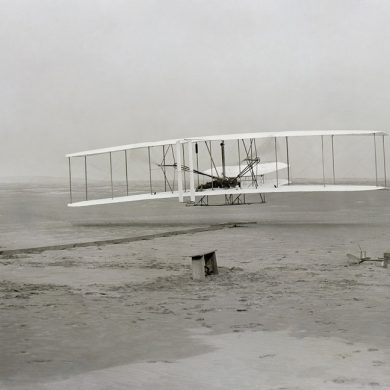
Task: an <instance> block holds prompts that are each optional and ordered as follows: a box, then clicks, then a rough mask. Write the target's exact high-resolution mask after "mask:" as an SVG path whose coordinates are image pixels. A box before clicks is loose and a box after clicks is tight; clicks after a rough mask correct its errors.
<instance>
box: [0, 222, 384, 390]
mask: <svg viewBox="0 0 390 390" xmlns="http://www.w3.org/2000/svg"><path fill="white" fill-rule="evenodd" d="M354 229H355V230H357V229H361V227H360V226H357V225H354V224H351V225H348V224H345V225H340V224H336V225H333V224H328V225H326V224H325V225H324V224H312V225H311V226H308V224H302V225H300V224H290V225H288V226H286V225H281V224H274V225H269V224H267V225H261V224H256V225H245V226H242V227H237V228H230V229H225V230H221V231H213V232H204V233H198V234H190V235H182V236H177V237H167V238H158V239H155V240H153V241H145V242H144V241H141V242H133V243H130V244H123V245H108V246H104V247H100V248H78V249H73V250H63V251H51V252H44V253H42V254H34V255H28V256H22V255H18V256H15V258H13V259H2V261H1V275H2V279H3V281H2V282H1V284H0V294H1V301H0V313H1V325H2V332H1V346H2V348H1V366H0V377H1V378H2V380H1V388H4V389H8V388H9V389H13V388H20V389H68V388H80V389H85V388H91V389H122V388H132V389H133V388H134V389H154V388H160V389H185V388H188V389H200V388H204V389H226V388H231V389H233V388H242V389H253V388H259V389H266V388H267V389H312V388H329V389H332V388H353V389H355V388H367V389H369V388H373V387H375V388H390V369H389V362H390V339H389V333H390V331H389V329H390V328H389V325H390V315H389V308H390V294H389V278H390V274H389V270H388V269H387V270H386V269H383V268H381V267H380V266H379V264H377V263H364V264H362V265H354V264H350V263H348V259H347V258H346V256H345V249H346V248H345V235H348V236H350V234H351V230H352V231H353V230H354ZM370 231H371V234H372V240H371V244H372V246H373V247H378V245H379V244H380V243H381V242H382V243H383V235H384V234H386V233H385V232H383V229H382V228H381V227H378V228H377V229H375V228H371V229H370ZM307 243H309V245H308V244H307ZM206 247H207V248H211V247H213V248H214V247H215V248H216V249H218V252H217V253H218V263H219V266H220V274H219V275H218V276H210V277H209V278H208V279H207V280H206V281H205V282H194V281H192V280H191V269H190V260H189V258H188V254H189V253H193V252H197V251H200V250H202V249H204V248H206ZM368 249H370V248H368Z"/></svg>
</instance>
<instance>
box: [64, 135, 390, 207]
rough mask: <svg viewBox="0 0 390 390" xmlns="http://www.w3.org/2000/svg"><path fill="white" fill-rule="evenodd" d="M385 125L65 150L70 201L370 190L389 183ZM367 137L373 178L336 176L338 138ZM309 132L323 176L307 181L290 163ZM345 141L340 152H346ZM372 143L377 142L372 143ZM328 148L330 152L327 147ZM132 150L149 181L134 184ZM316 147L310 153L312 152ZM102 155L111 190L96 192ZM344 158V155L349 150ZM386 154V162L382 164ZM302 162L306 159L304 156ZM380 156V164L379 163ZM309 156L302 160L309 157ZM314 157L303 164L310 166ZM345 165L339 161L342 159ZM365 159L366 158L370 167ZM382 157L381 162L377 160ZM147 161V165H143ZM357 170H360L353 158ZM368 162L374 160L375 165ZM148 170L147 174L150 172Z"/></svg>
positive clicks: (301, 152) (235, 199) (233, 199)
mask: <svg viewBox="0 0 390 390" xmlns="http://www.w3.org/2000/svg"><path fill="white" fill-rule="evenodd" d="M386 135H387V133H386V132H383V131H377V130H313V131H279V132H259V133H246V134H229V135H215V136H206V137H194V138H180V139H170V140H165V141H157V142H143V143H135V144H129V145H122V146H116V147H109V148H103V149H95V150H88V151H84V152H79V153H71V154H67V155H66V157H67V159H68V168H69V193H70V203H69V204H68V205H69V206H70V207H81V206H93V205H103V204H113V203H121V202H134V201H146V200H157V199H169V198H177V199H178V200H179V202H185V203H187V204H189V205H202V206H203V205H209V198H210V197H217V196H219V197H222V199H224V202H223V204H226V205H233V204H244V203H246V196H247V195H253V194H255V195H259V197H260V201H261V202H264V201H265V194H269V193H289V192H295V193H297V192H298V193H299V192H334V191H369V190H379V189H385V188H387V177H386V153H385V136H386ZM346 137H347V138H348V142H349V140H350V139H352V138H353V137H359V138H360V139H361V138H362V137H363V138H364V148H365V149H364V153H363V154H364V155H368V151H369V150H372V158H371V157H370V161H371V162H370V164H372V170H371V173H372V176H373V177H372V180H365V181H364V182H363V183H362V182H359V183H351V180H347V178H345V177H344V176H343V177H340V176H337V175H336V173H337V170H338V166H337V161H336V158H335V156H336V153H335V150H336V148H337V142H338V140H339V139H341V138H343V139H345V138H346ZM308 139H310V140H312V141H311V142H314V143H315V144H316V147H318V149H317V152H316V153H314V155H315V158H317V159H318V161H319V167H320V168H319V172H318V177H317V178H316V179H315V180H314V181H312V182H310V181H302V180H301V178H300V180H298V179H294V178H293V176H292V171H293V169H294V163H293V162H292V150H291V142H295V140H308ZM345 145H348V143H347V144H345V143H344V146H340V149H341V150H339V154H340V152H341V153H342V155H343V156H345V155H346V154H347V152H348V151H347V150H346V149H347V148H346V147H345ZM294 148H295V154H296V155H295V157H294V158H295V160H297V158H299V160H304V159H305V156H306V155H309V154H310V153H309V152H312V150H311V149H313V147H312V148H311V149H310V148H305V145H301V146H300V147H299V148H296V147H295V146H294ZM371 148H372V149H371ZM327 150H328V152H327ZM134 151H141V152H144V154H145V158H144V165H145V166H146V170H144V171H143V172H144V176H145V177H146V179H147V180H146V181H147V188H146V189H145V190H140V189H139V186H137V189H136V190H135V189H132V186H133V185H134V181H133V180H130V178H129V177H130V174H131V173H132V172H134V171H139V170H140V168H139V167H140V165H139V164H140V162H139V161H138V160H137V161H135V160H132V153H133V152H134ZM312 154H313V153H312ZM114 155H115V156H118V155H120V156H122V157H121V159H122V163H121V164H122V168H121V172H122V174H121V175H122V176H123V177H122V178H120V179H118V178H117V177H116V181H117V182H120V184H119V186H120V188H121V190H120V191H119V190H118V188H117V187H116V184H115V180H114V173H113V165H114V164H113V158H114ZM96 156H101V157H103V158H104V161H105V164H107V168H108V171H109V179H108V183H107V186H108V188H109V189H110V194H109V196H102V195H101V194H100V193H97V194H91V191H90V188H89V185H90V183H89V177H88V172H89V164H90V161H91V160H92V158H93V157H96ZM344 158H345V157H344ZM74 160H78V161H79V162H80V161H81V164H82V170H83V173H82V175H81V177H82V180H83V188H84V189H83V190H82V191H78V192H77V193H78V194H80V192H81V193H82V194H83V195H82V196H83V198H82V199H77V200H76V199H75V190H74V183H73V180H74V179H72V175H73V164H74ZM382 162H383V165H382ZM300 163H301V164H302V161H301V162H300ZM380 163H381V164H380ZM304 164H305V163H304ZM310 164H311V163H310V162H307V163H306V166H310ZM340 165H341V164H340ZM367 165H368V163H365V164H364V168H365V169H366V168H367ZM380 165H381V166H380ZM144 168H145V167H144ZM356 169H357V170H360V169H361V168H359V167H358V166H356ZM370 169H371V168H370ZM145 177H144V178H145Z"/></svg>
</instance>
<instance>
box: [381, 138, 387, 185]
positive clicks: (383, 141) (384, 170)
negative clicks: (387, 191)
mask: <svg viewBox="0 0 390 390" xmlns="http://www.w3.org/2000/svg"><path fill="white" fill-rule="evenodd" d="M382 148H383V174H384V176H385V187H387V177H386V176H387V175H386V153H385V136H384V135H382Z"/></svg>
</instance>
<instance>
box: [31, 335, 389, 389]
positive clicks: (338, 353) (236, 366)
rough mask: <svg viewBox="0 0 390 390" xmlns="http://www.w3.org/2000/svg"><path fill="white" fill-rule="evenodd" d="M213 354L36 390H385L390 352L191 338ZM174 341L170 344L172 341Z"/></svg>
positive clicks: (246, 338)
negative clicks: (206, 347) (211, 348)
mask: <svg viewBox="0 0 390 390" xmlns="http://www.w3.org/2000/svg"><path fill="white" fill-rule="evenodd" d="M194 338H195V339H196V340H197V341H198V342H200V343H205V344H208V345H210V346H211V347H213V348H215V350H214V351H213V352H209V353H206V354H201V355H198V356H195V357H191V358H185V359H181V360H177V361H173V360H160V361H145V362H142V363H136V364H129V365H124V366H117V367H113V368H108V369H103V370H99V371H92V372H88V373H84V374H81V375H77V376H74V377H71V378H69V379H67V380H64V381H53V382H48V383H45V384H39V385H37V387H34V388H38V387H39V388H40V389H50V390H62V389H94V390H103V389H113V390H114V389H142V390H146V389H148V390H149V389H160V390H176V389H177V390H183V389H194V390H195V389H196V390H199V389H208V390H211V389H215V390H217V389H218V390H222V389H224V390H225V389H241V390H245V389H248V390H249V389H250V390H252V389H308V390H309V389H310V390H311V389H372V388H376V389H387V388H390V381H389V378H390V366H389V361H390V359H389V358H390V351H389V350H387V351H386V352H383V351H378V350H375V349H370V348H368V347H367V346H366V345H364V344H353V345H351V343H346V342H345V341H342V340H338V339H329V338H313V337H306V338H297V337H292V336H289V334H288V333H287V332H244V333H229V334H223V335H211V334H207V335H202V334H201V333H200V332H199V333H198V334H195V335H194ZM173 342H174V341H173ZM29 388H30V389H32V388H33V387H31V386H30V387H29Z"/></svg>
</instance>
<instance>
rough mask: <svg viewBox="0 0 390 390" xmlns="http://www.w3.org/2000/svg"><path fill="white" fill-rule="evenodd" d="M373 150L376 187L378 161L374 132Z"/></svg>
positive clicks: (376, 183)
mask: <svg viewBox="0 0 390 390" xmlns="http://www.w3.org/2000/svg"><path fill="white" fill-rule="evenodd" d="M374 151H375V185H376V186H377V187H378V161H377V156H376V137H375V133H374Z"/></svg>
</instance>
